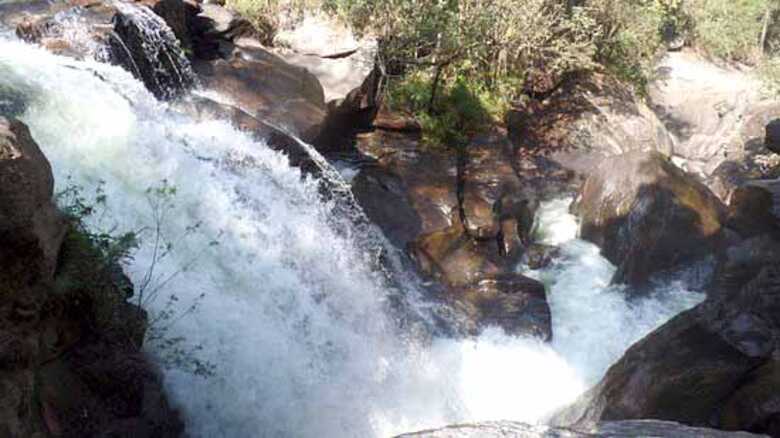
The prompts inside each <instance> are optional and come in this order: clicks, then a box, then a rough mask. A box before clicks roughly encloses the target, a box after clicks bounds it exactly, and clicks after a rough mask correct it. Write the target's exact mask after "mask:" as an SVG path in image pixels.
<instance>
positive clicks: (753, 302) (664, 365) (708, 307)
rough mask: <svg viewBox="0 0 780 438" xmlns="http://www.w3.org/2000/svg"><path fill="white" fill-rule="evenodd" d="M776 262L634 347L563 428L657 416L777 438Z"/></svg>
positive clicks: (563, 419) (779, 310)
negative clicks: (765, 434)
mask: <svg viewBox="0 0 780 438" xmlns="http://www.w3.org/2000/svg"><path fill="white" fill-rule="evenodd" d="M778 315H780V269H779V268H778V264H777V262H776V261H774V262H773V263H772V265H770V266H766V267H764V268H763V269H762V270H761V272H760V273H759V274H758V275H757V276H756V277H755V278H753V279H752V280H750V281H749V282H748V283H746V284H744V286H743V287H741V288H740V289H739V291H738V292H737V293H732V294H722V295H719V296H717V297H713V298H710V299H708V300H706V301H705V302H704V303H702V304H700V305H698V306H696V307H695V308H693V309H691V310H688V311H686V312H683V313H681V314H680V315H678V316H676V317H674V318H672V319H671V320H670V321H669V322H667V323H666V324H664V325H663V326H661V327H660V328H658V329H657V330H655V331H654V332H652V333H651V334H649V335H648V336H646V337H645V338H644V339H642V340H641V341H639V342H637V343H636V344H634V345H633V346H632V347H631V348H630V349H629V350H628V351H627V352H626V353H625V354H624V356H623V357H622V358H621V359H620V360H619V361H618V362H617V363H616V364H615V365H613V366H612V367H611V368H610V369H609V370H608V371H607V373H606V375H605V376H604V378H603V379H602V380H601V382H599V383H598V384H597V385H596V386H595V387H594V388H592V389H591V390H589V391H588V392H587V393H586V394H585V395H584V396H583V397H582V398H581V399H580V400H579V401H578V402H576V403H575V404H574V405H573V406H571V407H569V408H567V409H565V410H564V411H563V412H561V413H559V414H558V415H557V416H556V424H574V425H584V424H591V423H594V422H599V421H614V420H626V419H640V418H655V419H660V420H669V421H677V422H681V423H684V424H688V425H692V426H707V427H716V428H721V429H729V430H748V431H751V432H756V433H767V434H769V435H772V436H777V435H778V433H780V404H778V403H777V396H776V389H777V385H778V383H780V382H778V380H777V375H778V374H777V369H778V365H777V362H778V360H777V357H778V345H777V342H776V340H777V339H778V335H780V317H778Z"/></svg>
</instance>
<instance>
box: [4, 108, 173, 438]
mask: <svg viewBox="0 0 780 438" xmlns="http://www.w3.org/2000/svg"><path fill="white" fill-rule="evenodd" d="M52 188H53V177H52V171H51V167H50V166H49V163H48V161H47V160H46V158H45V157H44V156H43V154H42V153H41V151H40V150H39V149H38V146H37V145H36V144H35V142H34V141H33V139H32V138H31V136H30V132H29V131H28V129H27V127H26V126H24V125H23V124H22V123H21V122H18V121H16V120H8V119H3V118H0V435H1V436H3V437H8V438H39V437H40V438H43V437H46V436H74V437H75V436H77V437H103V436H105V437H108V436H126V437H140V438H169V437H171V438H173V437H178V436H180V435H181V433H182V430H183V425H182V423H181V421H180V419H179V417H178V415H177V414H176V412H175V411H174V410H173V409H171V408H170V407H169V406H168V405H167V401H166V399H165V397H164V394H163V392H162V384H161V382H160V380H159V377H158V374H157V371H156V370H155V369H154V368H153V367H152V366H151V365H150V363H149V361H148V359H147V358H146V357H144V356H143V354H142V353H141V352H140V347H141V345H142V343H143V339H144V335H145V330H146V328H147V321H146V313H145V312H143V311H142V310H140V309H138V308H137V307H135V306H133V305H131V304H129V303H127V302H126V301H125V299H126V298H127V293H128V291H127V289H128V288H130V289H132V286H131V285H129V284H127V283H126V281H124V282H122V283H117V280H118V278H119V277H122V279H126V277H125V276H124V274H122V273H121V268H120V272H117V269H116V268H117V267H116V266H106V263H105V262H106V260H105V256H104V255H103V254H102V252H100V251H98V250H97V249H96V248H95V247H94V245H95V243H94V242H93V241H92V240H91V239H90V237H89V236H88V235H86V234H85V233H84V231H83V230H81V229H80V228H78V227H77V226H74V225H73V224H72V223H67V224H66V222H65V221H64V220H63V218H62V215H61V214H60V213H59V211H58V210H57V208H56V207H55V205H54V203H53V202H52ZM120 430H121V433H119V434H116V433H114V432H117V433H118V432H119V431H120Z"/></svg>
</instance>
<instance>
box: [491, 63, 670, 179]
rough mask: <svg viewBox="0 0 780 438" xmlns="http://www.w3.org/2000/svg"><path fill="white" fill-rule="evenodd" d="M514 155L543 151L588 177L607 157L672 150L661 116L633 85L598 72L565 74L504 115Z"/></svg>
mask: <svg viewBox="0 0 780 438" xmlns="http://www.w3.org/2000/svg"><path fill="white" fill-rule="evenodd" d="M506 125H507V128H508V129H509V136H510V138H511V139H512V141H513V143H514V144H515V145H516V147H517V151H516V154H517V156H516V160H517V161H518V165H519V163H522V162H523V160H524V159H525V158H526V156H527V155H528V154H543V155H546V156H547V158H548V160H550V161H552V162H553V163H554V164H555V165H556V166H559V167H562V168H564V169H567V170H568V171H570V172H574V173H576V174H579V175H583V176H587V175H588V174H590V171H591V170H592V169H593V168H594V167H595V166H597V165H598V164H599V163H600V162H601V160H603V159H604V158H605V157H609V156H613V155H619V154H622V153H626V152H631V151H659V152H661V153H663V154H665V155H669V154H671V152H672V150H673V145H674V141H673V138H672V136H671V135H670V134H669V132H668V131H667V129H666V127H665V126H664V124H663V123H662V121H661V120H660V119H659V118H658V117H657V116H656V115H655V113H654V112H653V111H652V110H651V108H650V107H648V106H647V105H646V104H645V103H643V101H642V100H641V99H640V98H639V97H638V96H636V95H635V94H634V93H633V92H632V91H631V88H630V87H629V86H627V85H625V84H622V83H620V82H618V81H616V80H615V79H612V78H609V77H607V76H604V75H600V74H593V75H589V76H575V77H571V78H568V79H567V80H566V81H564V82H563V83H562V84H561V85H560V86H559V87H557V88H555V89H554V90H553V91H552V92H550V93H549V95H547V96H545V97H544V98H543V99H531V100H529V101H527V103H526V104H524V105H521V106H518V107H515V108H513V109H512V110H510V111H509V113H508V114H507V117H506Z"/></svg>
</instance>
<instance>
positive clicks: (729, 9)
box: [685, 0, 776, 63]
mask: <svg viewBox="0 0 780 438" xmlns="http://www.w3.org/2000/svg"><path fill="white" fill-rule="evenodd" d="M685 7H686V9H687V11H688V14H689V15H690V17H691V19H692V20H693V26H694V33H693V36H694V39H695V43H696V44H697V45H698V46H699V47H701V48H702V49H704V50H706V51H707V52H708V53H710V54H711V55H713V56H716V57H719V58H723V59H727V60H733V61H740V62H749V63H755V62H758V60H759V59H760V58H761V56H762V53H763V49H764V47H762V44H765V43H766V42H765V41H762V40H763V39H764V38H763V37H762V35H764V34H765V33H766V30H767V28H768V26H769V24H770V23H769V19H770V16H771V11H772V9H773V7H776V6H775V5H774V1H773V0H687V3H686V6H685Z"/></svg>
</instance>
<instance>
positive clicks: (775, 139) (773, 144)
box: [764, 119, 780, 154]
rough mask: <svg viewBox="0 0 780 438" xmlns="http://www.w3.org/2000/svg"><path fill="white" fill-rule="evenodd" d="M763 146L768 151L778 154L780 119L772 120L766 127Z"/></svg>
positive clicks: (779, 150)
mask: <svg viewBox="0 0 780 438" xmlns="http://www.w3.org/2000/svg"><path fill="white" fill-rule="evenodd" d="M764 144H765V145H766V148H767V149H769V150H770V151H772V152H774V153H779V154H780V119H775V120H772V121H771V122H769V124H767V125H766V135H765V136H764Z"/></svg>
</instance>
